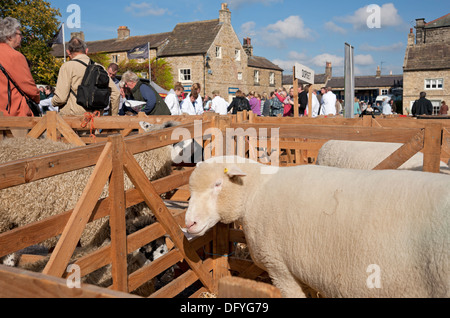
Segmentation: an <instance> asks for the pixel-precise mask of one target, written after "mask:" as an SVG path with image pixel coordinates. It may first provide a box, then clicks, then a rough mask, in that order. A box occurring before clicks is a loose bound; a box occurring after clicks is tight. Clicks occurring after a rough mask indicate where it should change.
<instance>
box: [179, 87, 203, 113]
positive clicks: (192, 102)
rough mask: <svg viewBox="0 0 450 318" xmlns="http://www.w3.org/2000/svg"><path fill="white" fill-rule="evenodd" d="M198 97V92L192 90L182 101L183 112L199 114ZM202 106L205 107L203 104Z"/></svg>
mask: <svg viewBox="0 0 450 318" xmlns="http://www.w3.org/2000/svg"><path fill="white" fill-rule="evenodd" d="M198 97H199V96H198V94H197V92H196V91H192V92H191V94H189V95H188V96H187V97H186V98H185V99H184V100H183V102H182V103H181V112H182V113H183V114H188V115H199V114H197V108H198V106H197V104H198V103H199V101H198ZM201 107H202V108H203V105H201Z"/></svg>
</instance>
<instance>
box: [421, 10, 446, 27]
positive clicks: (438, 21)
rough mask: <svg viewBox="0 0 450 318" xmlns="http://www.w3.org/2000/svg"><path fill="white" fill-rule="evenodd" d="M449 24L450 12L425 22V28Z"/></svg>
mask: <svg viewBox="0 0 450 318" xmlns="http://www.w3.org/2000/svg"><path fill="white" fill-rule="evenodd" d="M446 26H450V13H448V14H447V15H444V16H443V17H440V18H438V19H436V20H433V21H431V22H428V23H426V24H425V28H426V29H430V28H440V27H446Z"/></svg>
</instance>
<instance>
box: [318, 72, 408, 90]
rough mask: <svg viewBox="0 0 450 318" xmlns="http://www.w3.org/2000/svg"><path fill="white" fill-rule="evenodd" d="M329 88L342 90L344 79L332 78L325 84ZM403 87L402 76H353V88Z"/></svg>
mask: <svg viewBox="0 0 450 318" xmlns="http://www.w3.org/2000/svg"><path fill="white" fill-rule="evenodd" d="M327 86H330V87H331V88H344V86H345V79H344V77H333V78H332V79H330V80H329V81H328V83H327ZM395 86H403V75H382V76H380V77H376V76H374V75H372V76H355V88H366V87H367V88H377V87H395Z"/></svg>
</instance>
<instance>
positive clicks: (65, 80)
mask: <svg viewBox="0 0 450 318" xmlns="http://www.w3.org/2000/svg"><path fill="white" fill-rule="evenodd" d="M87 52H88V48H87V46H86V43H85V42H84V41H83V40H81V39H79V38H77V37H73V38H72V39H71V40H70V41H69V43H68V47H67V54H68V56H69V57H70V61H68V62H66V63H64V64H63V65H62V66H61V68H60V70H59V74H58V81H57V83H56V89H55V93H54V94H55V95H54V96H53V99H52V105H53V106H54V107H59V109H60V110H61V111H60V114H61V115H83V114H84V113H86V112H93V111H95V110H100V112H102V110H103V109H104V108H106V107H108V104H109V105H110V113H111V114H112V115H114V116H116V115H118V113H119V100H120V92H119V90H118V89H117V87H116V85H115V84H114V82H113V81H112V79H111V78H109V76H108V73H107V72H106V70H105V69H104V68H103V66H100V65H99V64H96V63H93V62H92V61H91V59H90V58H89V57H88V56H87ZM91 65H92V66H91ZM99 66H100V67H99ZM103 71H104V73H103ZM105 74H106V78H105ZM88 75H93V76H91V77H89V76H88ZM93 80H94V82H93ZM95 80H97V81H99V82H97V83H95ZM100 82H102V83H100ZM105 104H106V105H105Z"/></svg>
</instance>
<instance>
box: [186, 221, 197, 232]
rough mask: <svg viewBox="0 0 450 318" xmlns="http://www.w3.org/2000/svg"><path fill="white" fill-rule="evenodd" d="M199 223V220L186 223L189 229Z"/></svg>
mask: <svg viewBox="0 0 450 318" xmlns="http://www.w3.org/2000/svg"><path fill="white" fill-rule="evenodd" d="M196 225H197V222H195V221H192V222H189V223H187V224H186V227H187V229H188V230H189V229H190V228H191V227H194V226H196Z"/></svg>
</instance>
